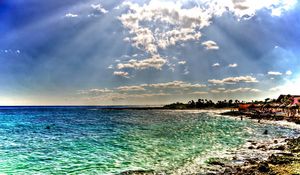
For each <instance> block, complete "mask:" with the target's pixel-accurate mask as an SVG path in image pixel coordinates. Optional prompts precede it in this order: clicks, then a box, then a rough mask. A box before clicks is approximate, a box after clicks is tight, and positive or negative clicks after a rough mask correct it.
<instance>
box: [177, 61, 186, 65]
mask: <svg viewBox="0 0 300 175" xmlns="http://www.w3.org/2000/svg"><path fill="white" fill-rule="evenodd" d="M178 64H181V65H184V64H186V61H179V62H178Z"/></svg>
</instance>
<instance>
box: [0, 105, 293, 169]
mask: <svg viewBox="0 0 300 175" xmlns="http://www.w3.org/2000/svg"><path fill="white" fill-rule="evenodd" d="M266 129H267V130H268V131H269V132H268V133H269V134H268V135H263V134H262V133H263V132H264V131H265V130H266ZM295 134H299V133H298V131H296V130H293V129H289V128H285V127H282V126H276V125H268V124H258V123H257V122H254V121H250V120H243V121H240V120H238V119H233V118H230V117H221V116H218V115H217V114H215V113H213V112H201V111H200V112H199V111H198V112H197V111H163V110H104V109H94V108H92V107H72V108H69V107H59V108H58V107H51V108H49V107H42V108H32V107H31V108H29V107H23V108H14V107H9V108H3V107H2V108H0V174H118V173H121V172H125V171H130V170H155V171H157V172H167V173H171V172H173V171H176V170H177V169H179V168H181V167H184V166H185V165H186V164H189V163H191V162H192V161H193V160H195V159H199V158H200V159H201V158H203V159H204V162H205V159H207V158H209V155H211V153H214V152H219V153H221V152H224V151H226V150H227V149H231V148H238V147H239V146H241V145H244V144H245V143H246V142H247V140H249V139H252V140H263V139H270V138H277V137H281V136H293V135H295Z"/></svg>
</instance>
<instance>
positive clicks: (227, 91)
mask: <svg viewBox="0 0 300 175" xmlns="http://www.w3.org/2000/svg"><path fill="white" fill-rule="evenodd" d="M237 92H261V90H259V89H252V88H237V89H228V90H225V91H224V93H237Z"/></svg>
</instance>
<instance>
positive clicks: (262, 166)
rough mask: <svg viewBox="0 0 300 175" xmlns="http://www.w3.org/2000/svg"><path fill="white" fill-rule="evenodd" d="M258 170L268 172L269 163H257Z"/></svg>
mask: <svg viewBox="0 0 300 175" xmlns="http://www.w3.org/2000/svg"><path fill="white" fill-rule="evenodd" d="M258 171H260V172H264V173H267V172H269V171H270V167H269V164H267V163H260V164H259V165H258Z"/></svg>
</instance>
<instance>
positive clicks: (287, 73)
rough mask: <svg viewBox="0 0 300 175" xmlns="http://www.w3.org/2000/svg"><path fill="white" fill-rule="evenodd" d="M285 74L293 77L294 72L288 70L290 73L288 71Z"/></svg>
mask: <svg viewBox="0 0 300 175" xmlns="http://www.w3.org/2000/svg"><path fill="white" fill-rule="evenodd" d="M285 74H286V75H292V74H293V72H292V71H290V70H288V71H286V72H285Z"/></svg>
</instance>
